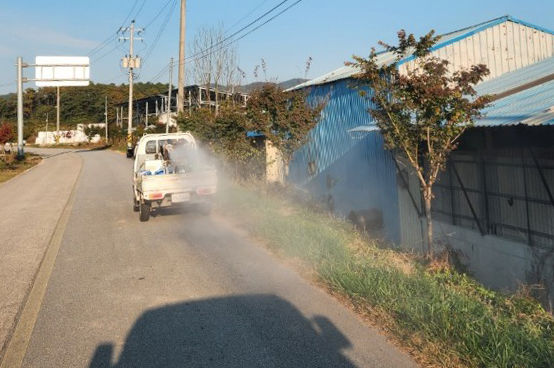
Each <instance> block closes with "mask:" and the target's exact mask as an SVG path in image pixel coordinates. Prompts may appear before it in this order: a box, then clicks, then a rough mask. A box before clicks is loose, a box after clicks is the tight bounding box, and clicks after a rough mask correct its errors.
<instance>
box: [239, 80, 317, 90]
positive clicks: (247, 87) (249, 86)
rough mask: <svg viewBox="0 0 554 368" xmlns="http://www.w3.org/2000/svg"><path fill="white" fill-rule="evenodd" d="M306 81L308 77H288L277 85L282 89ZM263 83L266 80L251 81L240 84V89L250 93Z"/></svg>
mask: <svg viewBox="0 0 554 368" xmlns="http://www.w3.org/2000/svg"><path fill="white" fill-rule="evenodd" d="M306 81H308V79H302V78H294V79H289V80H287V81H284V82H280V83H279V86H280V87H281V88H283V89H288V88H291V87H294V86H296V85H299V84H300V83H304V82H306ZM264 84H266V82H253V83H250V84H246V85H244V86H241V87H240V89H241V90H242V91H243V92H245V93H250V92H252V91H253V90H255V89H257V88H260V87H261V86H263V85H264Z"/></svg>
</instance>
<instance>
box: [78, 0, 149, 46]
mask: <svg viewBox="0 0 554 368" xmlns="http://www.w3.org/2000/svg"><path fill="white" fill-rule="evenodd" d="M143 1H145V0H143ZM137 4H138V0H135V2H134V4H133V6H132V7H131V10H129V13H128V14H127V16H126V17H125V20H124V21H123V23H121V25H120V26H119V28H118V29H117V31H115V32H113V33H112V34H110V35H109V36H108V37H107V38H106V39H105V40H104V41H102V42H101V43H100V44H98V45H97V46H95V47H94V48H93V49H92V50H90V51H89V52H88V56H93V55H94V54H96V53H98V52H100V51H101V50H102V49H103V48H105V47H106V46H108V45H109V44H110V43H112V42H113V41H115V38H114V36H115V35H117V33H118V32H119V30H120V29H121V27H123V25H125V23H127V20H129V18H130V17H131V14H133V11H134V10H135V8H136V6H137ZM142 7H144V3H143V4H142ZM142 7H141V9H140V10H142Z"/></svg>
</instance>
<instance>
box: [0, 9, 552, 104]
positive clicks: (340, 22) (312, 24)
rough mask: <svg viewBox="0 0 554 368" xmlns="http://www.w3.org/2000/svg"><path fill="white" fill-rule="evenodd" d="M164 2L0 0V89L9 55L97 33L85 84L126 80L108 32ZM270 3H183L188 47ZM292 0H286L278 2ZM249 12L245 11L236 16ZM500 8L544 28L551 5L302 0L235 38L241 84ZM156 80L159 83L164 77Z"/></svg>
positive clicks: (168, 36)
mask: <svg viewBox="0 0 554 368" xmlns="http://www.w3.org/2000/svg"><path fill="white" fill-rule="evenodd" d="M166 1H176V2H177V3H178V2H179V0H94V1H93V0H87V1H85V0H73V1H68V0H49V1H46V0H20V1H11V0H10V1H9V0H0V9H1V12H0V35H2V37H0V94H3V93H8V92H13V91H15V82H14V79H15V67H14V63H15V60H16V57H17V56H23V58H24V60H25V61H26V62H32V61H33V60H34V57H35V56H37V55H75V56H80V55H85V56H86V55H87V54H88V53H89V52H90V51H91V50H92V49H93V48H94V47H95V46H97V45H98V44H99V43H101V42H102V41H104V40H106V39H110V43H109V44H108V45H107V46H106V47H104V48H103V49H102V50H100V51H99V52H97V53H96V54H94V55H93V57H91V77H92V80H93V81H95V82H114V83H118V84H119V83H122V82H125V81H126V77H125V74H124V71H123V70H122V69H121V68H120V66H119V64H120V58H121V56H123V55H124V54H125V52H126V50H127V49H128V45H127V44H126V43H118V42H117V41H115V40H116V36H115V32H116V30H117V29H118V28H119V26H121V25H122V23H123V21H124V20H125V19H126V17H128V15H129V14H130V11H131V10H132V9H133V7H134V10H133V12H132V13H131V15H135V14H136V16H135V18H136V23H137V25H138V26H144V25H146V24H147V23H149V22H150V21H151V20H152V18H153V17H154V15H155V14H156V13H157V12H158V11H159V10H160V8H161V7H162V6H163V5H164V4H166ZM279 2H280V0H234V1H231V0H188V1H187V40H188V42H189V43H191V41H192V39H193V37H194V34H195V32H196V31H197V30H198V29H199V28H200V27H203V26H212V25H217V24H219V23H222V24H223V26H224V28H225V29H228V28H230V27H231V26H233V25H235V27H234V28H232V29H231V31H233V30H236V29H238V28H240V26H241V25H246V24H247V23H248V22H249V21H250V20H253V19H254V18H255V17H256V16H257V15H260V14H262V13H263V12H264V11H266V10H268V9H270V8H271V7H272V6H274V5H276V4H277V3H279ZM293 2H294V0H289V2H288V3H293ZM135 3H136V5H135ZM143 3H144V5H143ZM169 9H170V7H169V6H168V7H167V8H166V11H164V12H163V13H162V15H161V16H160V17H159V18H158V19H157V20H156V21H155V22H154V23H153V24H152V25H151V26H150V27H148V28H147V29H146V30H145V32H144V34H143V37H144V42H143V43H137V47H136V49H137V53H138V54H139V55H141V54H142V55H144V53H145V51H146V50H147V49H148V48H149V47H150V46H151V45H152V44H153V43H154V40H155V37H156V34H158V32H159V30H160V26H161V24H162V23H164V22H163V21H164V19H165V18H166V14H169ZM254 9H256V10H255V11H253V10H254ZM139 10H140V12H139ZM137 13H138V14H137ZM249 13H251V15H250V16H249V17H246V18H245V16H246V15H248V14H249ZM505 14H510V15H512V16H514V17H516V18H520V19H523V20H526V21H528V22H531V23H534V24H537V25H540V26H543V27H546V28H549V29H552V28H554V18H553V16H552V14H554V1H548V0H528V1H521V0H520V1H515V0H503V1H487V0H480V1H475V0H465V1H455V2H454V1H425V0H421V1H405V0H395V1H369V0H350V1H348V0H343V1H338V0H303V1H302V2H300V3H299V4H298V5H297V6H295V7H293V8H292V9H291V10H289V11H288V12H286V13H284V14H283V15H281V16H280V17H278V18H276V19H275V20H274V21H272V22H270V23H268V24H267V25H265V26H263V27H262V28H260V29H259V30H257V31H256V32H254V33H252V34H251V35H249V36H247V37H245V38H244V39H242V40H241V41H239V42H238V44H237V45H238V52H239V56H240V66H241V68H242V69H243V70H244V71H245V72H246V73H247V80H248V81H254V80H255V78H254V76H253V70H254V67H255V66H256V65H257V64H259V63H260V59H261V58H264V59H265V60H266V62H267V65H268V77H271V78H277V79H278V80H280V81H284V80H287V79H290V78H294V77H303V75H304V68H305V62H306V60H307V59H308V57H312V59H313V62H312V67H311V70H310V72H309V74H308V77H309V78H313V77H316V76H318V75H320V74H323V73H326V72H329V71H331V70H333V69H335V68H337V67H340V66H342V65H343V63H344V61H346V60H348V59H349V58H350V56H351V55H352V54H359V55H367V53H368V51H369V49H370V47H371V46H375V45H376V44H377V42H378V41H379V40H383V41H389V42H391V41H394V38H395V33H396V31H397V30H398V29H400V28H404V29H406V30H407V31H409V32H413V33H415V34H416V35H420V34H423V33H425V32H427V31H428V30H430V29H435V30H436V31H437V32H439V33H445V32H450V31H453V30H456V29H459V28H463V27H466V26H470V25H472V24H475V23H479V22H482V21H485V20H489V19H492V18H496V17H499V16H502V15H505ZM128 19H129V20H130V17H129V18H128ZM241 20H242V21H241ZM239 21H240V22H239ZM237 22H238V23H237ZM126 23H127V24H128V21H127V22H126ZM178 28H179V16H178V5H177V6H176V7H175V8H174V12H173V14H171V15H170V17H169V21H168V22H167V26H166V28H165V31H164V32H163V33H162V34H161V37H160V40H159V42H157V43H156V46H155V48H154V49H153V52H152V55H151V56H150V58H149V59H148V60H147V61H146V63H145V65H144V67H143V68H142V69H141V72H140V78H139V80H140V81H149V80H151V79H152V77H154V76H155V75H156V74H158V72H159V71H160V70H162V68H163V67H164V66H165V65H167V63H168V61H169V58H170V57H171V56H175V57H176V56H177V53H178ZM110 36H112V37H111V38H110ZM111 40H113V41H111ZM100 57H101V58H100ZM32 73H33V72H32V70H26V74H27V75H28V76H31V75H32ZM161 79H162V81H166V80H167V73H165V74H164V75H163V76H162V78H161ZM26 87H34V84H31V83H29V84H26Z"/></svg>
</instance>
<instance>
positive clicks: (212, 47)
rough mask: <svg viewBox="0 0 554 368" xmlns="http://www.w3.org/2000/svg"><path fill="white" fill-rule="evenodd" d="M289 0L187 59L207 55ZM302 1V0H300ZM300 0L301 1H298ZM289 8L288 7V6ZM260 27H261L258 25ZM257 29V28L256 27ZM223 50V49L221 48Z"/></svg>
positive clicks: (284, 1) (284, 0)
mask: <svg viewBox="0 0 554 368" xmlns="http://www.w3.org/2000/svg"><path fill="white" fill-rule="evenodd" d="M288 1H289V0H283V1H281V2H280V3H279V4H277V5H275V6H274V7H273V8H271V9H269V10H268V11H266V12H265V13H263V14H262V15H260V16H259V17H257V18H256V19H254V20H253V21H252V22H250V23H248V24H247V25H245V26H244V27H242V28H241V29H239V30H238V31H236V32H234V33H233V34H231V35H229V36H227V37H225V38H223V39H222V40H221V41H218V42H216V43H215V44H213V45H212V46H210V47H208V48H206V49H204V50H202V51H199V52H197V53H196V54H193V55H191V56H189V57H187V58H186V60H187V59H188V60H193V59H196V58H197V56H199V55H202V57H204V56H206V55H207V54H206V53H207V52H208V51H210V50H213V49H214V48H216V47H218V46H219V45H222V44H223V43H225V42H227V41H229V40H230V39H232V38H233V37H235V36H236V35H238V34H239V33H241V32H242V31H244V30H246V29H247V28H249V27H250V26H252V25H254V24H256V23H257V22H259V21H260V20H261V19H263V18H265V17H266V16H267V15H269V14H271V13H272V12H274V11H275V10H276V9H278V8H279V7H280V6H282V5H283V4H285V3H286V2H288ZM300 1H302V0H300ZM298 2H299V1H298ZM295 4H296V3H294V4H293V5H295ZM287 9H288V8H287ZM258 28H259V27H258ZM256 29H257V28H256ZM219 50H221V49H219Z"/></svg>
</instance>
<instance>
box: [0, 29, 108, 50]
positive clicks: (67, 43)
mask: <svg viewBox="0 0 554 368" xmlns="http://www.w3.org/2000/svg"><path fill="white" fill-rule="evenodd" d="M4 32H6V33H8V34H11V35H12V36H14V37H15V38H18V39H20V40H24V41H30V42H31V43H33V44H34V45H36V44H42V45H50V46H59V47H74V48H78V49H91V48H93V47H95V46H96V45H97V44H98V43H97V42H96V41H91V40H85V39H80V38H77V37H74V36H72V35H69V34H67V33H62V32H58V31H55V30H52V29H48V28H45V27H37V26H29V25H25V26H11V27H5V29H4Z"/></svg>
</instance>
